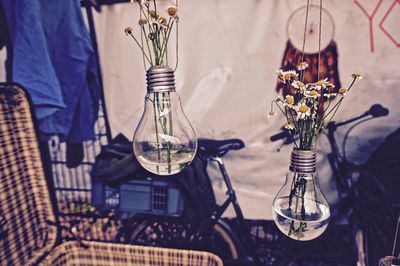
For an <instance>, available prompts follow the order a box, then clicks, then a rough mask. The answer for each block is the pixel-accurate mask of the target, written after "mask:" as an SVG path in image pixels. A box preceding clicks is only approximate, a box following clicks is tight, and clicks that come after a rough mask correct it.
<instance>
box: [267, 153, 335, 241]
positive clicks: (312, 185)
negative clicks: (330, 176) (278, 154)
mask: <svg viewBox="0 0 400 266" xmlns="http://www.w3.org/2000/svg"><path fill="white" fill-rule="evenodd" d="M306 152H310V153H308V154H307V156H304V154H300V155H299V154H297V155H296V154H295V153H298V151H294V152H293V153H292V159H291V167H290V170H291V171H290V172H288V174H287V175H286V181H285V184H284V185H283V187H282V188H281V189H280V190H279V192H278V194H277V195H276V197H275V199H274V202H273V210H272V214H273V219H274V222H275V224H276V225H277V226H278V228H279V230H280V231H281V232H282V233H284V234H285V235H287V236H288V237H290V238H292V239H295V240H300V241H307V240H312V239H315V238H317V237H318V236H320V235H321V234H322V233H323V232H324V231H325V229H326V228H327V227H328V223H329V218H330V210H329V205H328V202H327V201H326V199H325V196H324V194H323V193H322V191H321V188H320V186H319V181H318V175H317V173H316V172H315V165H316V155H315V153H313V152H311V151H306ZM294 154H295V155H294ZM310 156H311V157H310Z"/></svg>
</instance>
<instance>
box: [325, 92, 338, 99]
mask: <svg viewBox="0 0 400 266" xmlns="http://www.w3.org/2000/svg"><path fill="white" fill-rule="evenodd" d="M336 95H337V93H324V97H326V98H328V99H329V98H331V97H335V96H336Z"/></svg>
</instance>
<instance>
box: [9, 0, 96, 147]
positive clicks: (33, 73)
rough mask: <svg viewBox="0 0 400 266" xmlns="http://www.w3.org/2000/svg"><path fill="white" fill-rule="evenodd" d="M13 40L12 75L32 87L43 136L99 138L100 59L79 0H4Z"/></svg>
mask: <svg viewBox="0 0 400 266" xmlns="http://www.w3.org/2000/svg"><path fill="white" fill-rule="evenodd" d="M3 6H4V10H5V13H6V17H7V22H8V26H9V31H10V34H11V38H12V42H13V47H14V51H13V58H14V61H13V79H14V81H15V82H18V83H20V84H21V85H23V86H24V87H26V89H27V90H28V92H29V93H30V95H31V97H32V101H33V103H34V106H35V111H36V116H37V117H38V120H39V129H40V131H41V133H42V136H48V135H59V136H60V137H61V139H62V140H68V141H71V142H74V143H79V142H82V141H85V140H90V139H93V138H94V129H93V126H94V123H95V121H96V120H97V113H98V105H99V95H100V89H99V83H98V77H97V69H96V61H95V60H96V59H95V54H94V51H93V49H92V47H91V42H90V37H89V33H88V32H87V29H86V27H85V23H84V20H83V16H82V12H81V7H80V1H79V0H68V1H65V0H52V1H48V0H39V1H32V0H18V1H15V0H3Z"/></svg>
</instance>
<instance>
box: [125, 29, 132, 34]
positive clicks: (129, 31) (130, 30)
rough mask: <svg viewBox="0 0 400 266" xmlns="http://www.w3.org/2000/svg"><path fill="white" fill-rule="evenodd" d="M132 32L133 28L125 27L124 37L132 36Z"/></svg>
mask: <svg viewBox="0 0 400 266" xmlns="http://www.w3.org/2000/svg"><path fill="white" fill-rule="evenodd" d="M132 31H133V28H132V27H126V28H125V34H126V35H129V34H132Z"/></svg>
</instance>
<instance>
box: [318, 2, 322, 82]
mask: <svg viewBox="0 0 400 266" xmlns="http://www.w3.org/2000/svg"><path fill="white" fill-rule="evenodd" d="M321 35H322V0H320V1H319V31H318V64H317V66H318V79H317V80H318V81H319V75H320V67H321Z"/></svg>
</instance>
